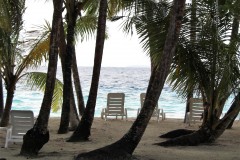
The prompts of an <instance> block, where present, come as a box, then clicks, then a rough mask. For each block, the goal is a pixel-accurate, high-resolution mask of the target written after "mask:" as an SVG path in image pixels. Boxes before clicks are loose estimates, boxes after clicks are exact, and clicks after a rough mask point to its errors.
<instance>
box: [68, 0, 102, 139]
mask: <svg viewBox="0 0 240 160" xmlns="http://www.w3.org/2000/svg"><path fill="white" fill-rule="evenodd" d="M106 17H107V0H101V2H100V9H99V18H98V29H97V39H96V47H95V58H94V67H93V74H92V75H93V76H92V83H91V88H90V92H89V98H88V101H87V105H86V109H85V111H84V114H83V116H82V118H81V121H80V123H79V125H78V127H77V129H76V130H75V132H74V133H73V134H72V136H71V137H70V138H69V140H68V141H69V142H73V141H86V140H88V137H89V136H90V130H91V126H92V122H93V118H94V112H95V106H96V100H97V92H98V84H99V77H100V71H101V64H102V55H103V47H104V39H105V30H106Z"/></svg>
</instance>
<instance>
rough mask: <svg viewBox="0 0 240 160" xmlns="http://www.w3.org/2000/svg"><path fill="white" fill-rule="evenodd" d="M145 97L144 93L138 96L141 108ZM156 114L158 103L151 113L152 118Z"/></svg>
mask: <svg viewBox="0 0 240 160" xmlns="http://www.w3.org/2000/svg"><path fill="white" fill-rule="evenodd" d="M145 97H146V93H141V94H140V102H141V108H142V107H143V104H144V100H145ZM157 112H158V103H157V105H156V107H155V109H154V111H153V115H152V116H154V115H155V114H156V113H157Z"/></svg>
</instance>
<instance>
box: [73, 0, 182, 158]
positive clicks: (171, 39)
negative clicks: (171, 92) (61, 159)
mask: <svg viewBox="0 0 240 160" xmlns="http://www.w3.org/2000/svg"><path fill="white" fill-rule="evenodd" d="M184 7H185V0H174V2H173V9H172V13H171V14H172V15H171V19H170V25H169V29H168V34H167V37H166V41H165V45H164V50H163V53H162V56H161V60H160V63H159V66H157V67H156V69H154V71H153V72H152V74H151V77H150V82H149V85H148V89H147V93H146V99H145V101H144V105H143V108H142V109H141V111H140V114H139V115H138V117H137V119H136V121H135V122H134V123H133V125H132V126H131V128H130V130H129V131H128V132H127V133H126V134H125V135H124V136H123V137H122V138H121V139H120V140H118V141H117V142H115V143H113V144H111V145H109V146H106V147H103V148H100V149H97V150H95V151H91V152H89V155H91V156H93V155H94V154H95V156H96V157H94V158H99V157H100V156H102V159H117V158H118V157H120V158H122V157H124V156H125V157H129V156H131V155H132V153H133V152H134V150H135V148H136V147H137V145H138V143H139V142H140V140H141V138H142V136H143V134H144V131H145V129H146V127H147V124H148V122H149V120H150V118H151V115H152V113H153V110H154V107H155V106H156V103H157V100H158V98H159V96H160V94H161V91H162V88H163V86H164V82H165V80H166V77H167V75H168V72H169V69H170V65H171V62H172V59H173V55H174V53H175V48H176V44H177V41H178V36H179V32H180V28H181V22H182V17H183V13H184ZM116 152H117V156H115V155H114V154H115V153H116ZM81 157H83V158H85V157H86V158H88V153H84V154H80V155H78V157H77V158H76V159H81ZM116 157H117V158H116ZM125 157H124V158H125ZM91 158H92V159H94V158H93V157H91ZM126 159H127V158H126Z"/></svg>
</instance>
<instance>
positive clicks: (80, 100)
mask: <svg viewBox="0 0 240 160" xmlns="http://www.w3.org/2000/svg"><path fill="white" fill-rule="evenodd" d="M72 56H73V59H72V60H73V62H72V72H73V82H74V86H75V90H76V95H77V102H78V111H79V114H80V115H81V116H82V115H83V113H84V110H85V104H84V98H83V93H82V87H81V81H80V78H79V74H78V66H77V59H76V51H75V48H74V50H73V55H72Z"/></svg>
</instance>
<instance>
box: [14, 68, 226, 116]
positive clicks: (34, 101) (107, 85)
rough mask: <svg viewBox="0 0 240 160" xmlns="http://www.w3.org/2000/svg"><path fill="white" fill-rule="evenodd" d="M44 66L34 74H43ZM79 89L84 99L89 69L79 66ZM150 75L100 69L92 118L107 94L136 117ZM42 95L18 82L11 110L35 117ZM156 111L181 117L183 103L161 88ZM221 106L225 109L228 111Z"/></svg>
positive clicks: (137, 70)
mask: <svg viewBox="0 0 240 160" xmlns="http://www.w3.org/2000/svg"><path fill="white" fill-rule="evenodd" d="M46 70H47V68H46V67H42V68H40V69H38V71H46ZM79 74H80V79H81V86H82V90H83V95H84V99H85V104H86V102H87V98H88V92H89V87H90V83H91V75H92V68H91V67H79ZM149 76H150V68H111V67H106V68H102V70H101V77H100V82H99V90H98V98H97V104H96V110H95V116H96V117H100V113H101V110H102V108H103V107H104V106H105V105H106V97H107V93H109V92H124V93H125V95H126V98H125V107H126V108H127V109H128V116H129V117H136V115H137V109H138V108H139V107H140V93H142V92H146V89H147V86H148V81H149ZM57 77H58V78H59V79H61V69H60V68H59V69H58V73H57ZM42 98H43V93H42V92H41V91H36V90H31V89H30V88H29V87H28V86H27V85H24V84H22V83H19V84H18V85H17V89H16V93H15V96H14V101H13V106H12V109H29V110H33V111H34V115H35V116H37V115H38V113H39V109H40V107H41V103H42ZM158 104H159V106H160V108H163V110H164V112H166V116H167V118H183V117H184V112H185V100H184V99H182V98H181V97H179V96H178V95H177V94H176V93H175V92H173V91H172V90H171V87H169V86H168V85H165V86H164V88H163V91H162V94H161V96H160V99H159V101H158ZM229 104H230V101H229V102H228V105H227V106H226V107H225V110H226V109H227V108H228V106H229ZM60 115H61V111H58V112H57V113H51V116H55V117H60Z"/></svg>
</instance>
